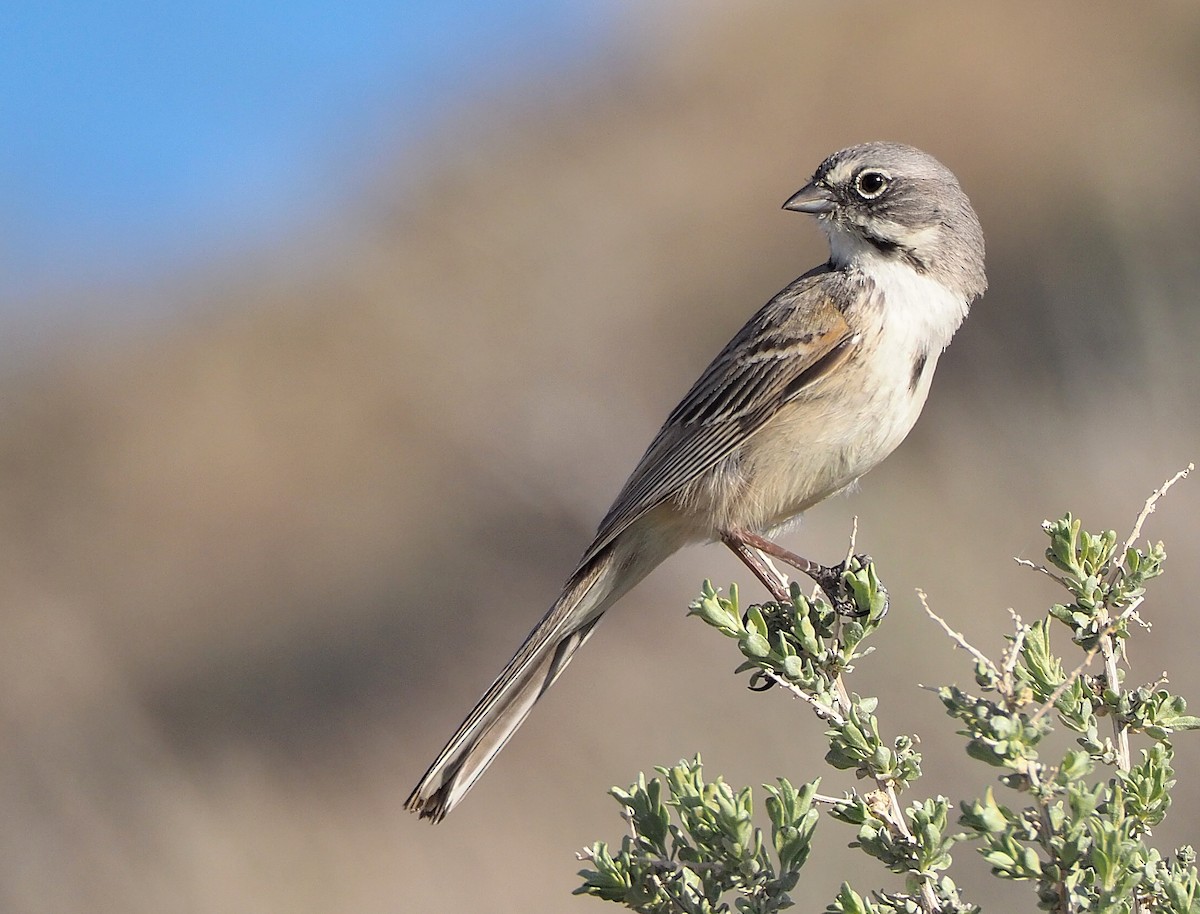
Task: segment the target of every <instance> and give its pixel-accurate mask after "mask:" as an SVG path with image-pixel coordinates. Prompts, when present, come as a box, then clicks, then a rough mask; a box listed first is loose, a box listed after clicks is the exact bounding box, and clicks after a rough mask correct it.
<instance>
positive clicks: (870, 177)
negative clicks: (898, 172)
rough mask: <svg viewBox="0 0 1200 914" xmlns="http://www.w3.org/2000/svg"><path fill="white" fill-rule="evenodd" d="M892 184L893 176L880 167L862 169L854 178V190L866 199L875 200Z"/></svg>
mask: <svg viewBox="0 0 1200 914" xmlns="http://www.w3.org/2000/svg"><path fill="white" fill-rule="evenodd" d="M891 184H892V176H891V175H889V174H888V173H887V172H886V171H881V170H879V169H878V168H867V169H864V170H863V171H860V172H859V173H858V175H857V176H856V177H855V179H854V190H855V193H857V194H858V195H859V196H860V197H862V198H863V199H864V200H874V199H875V198H876V197H878V196H880V195H881V194H882V193H883V192H884V191H885V190H887V189H888V188H889V187H890V186H891Z"/></svg>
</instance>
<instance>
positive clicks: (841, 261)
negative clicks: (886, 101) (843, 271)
mask: <svg viewBox="0 0 1200 914" xmlns="http://www.w3.org/2000/svg"><path fill="white" fill-rule="evenodd" d="M784 209H790V210H795V211H796V212H801V213H811V214H813V215H815V216H816V217H817V218H818V219H819V220H820V222H821V224H822V226H823V227H824V228H825V230H826V232H827V233H828V234H829V244H830V250H831V256H830V259H831V261H832V262H833V263H834V264H835V265H837V266H845V265H847V264H852V263H855V262H858V263H860V264H862V263H863V262H864V261H865V260H866V259H869V258H873V257H875V258H877V257H886V258H896V259H900V260H904V261H906V262H908V263H909V264H911V265H912V266H913V268H915V269H916V270H918V271H920V272H921V273H924V274H926V275H928V276H929V277H930V278H931V279H936V280H937V281H939V282H941V283H942V284H943V285H945V286H947V287H948V288H950V289H953V290H954V291H956V292H958V293H960V294H961V295H962V297H963V299H964V300H965V301H970V300H972V299H974V298H976V297H978V296H979V295H982V294H983V291H984V289H986V288H987V277H986V276H985V275H984V271H983V230H982V229H981V228H980V226H979V219H978V217H977V216H976V215H975V210H973V209H971V201H970V200H968V199H967V195H966V194H964V193H963V191H962V188H961V187H959V186H958V179H957V178H955V177H954V175H953V174H952V173H951V172H950V170H949V169H948V168H946V166H945V165H943V164H942V163H941V162H939V161H938V160H937V159H935V158H934V157H933V156H931V155H928V154H927V153H924V152H921V150H919V149H914V148H913V147H912V146H905V145H903V144H901V143H863V144H862V145H861V146H851V147H849V148H848V149H843V150H842V151H841V152H835V153H834V154H833V155H831V156H830V157H829V158H827V159H826V160H825V161H824V162H822V163H821V165H820V167H819V168H818V169H817V171H816V173H815V174H814V175H813V177H812V180H811V181H810V182H809V183H808V184H806V185H805V186H804V187H803V188H802V189H801V190H800V191H798V192H797V193H796V194H795V195H794V196H792V197H791V198H790V199H789V200H788V201H787V203H785V204H784Z"/></svg>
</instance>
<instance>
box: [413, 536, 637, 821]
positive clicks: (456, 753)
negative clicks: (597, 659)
mask: <svg viewBox="0 0 1200 914" xmlns="http://www.w3.org/2000/svg"><path fill="white" fill-rule="evenodd" d="M656 558H658V557H656ZM659 560H661V558H659ZM657 564H658V561H651V562H639V561H637V560H636V559H635V560H634V561H632V562H629V561H621V560H620V559H616V558H614V556H613V550H612V549H611V548H610V549H607V550H605V551H603V552H601V553H600V555H598V556H596V557H595V558H594V559H592V560H591V561H590V562H588V563H587V564H585V565H584V566H583V567H582V568H580V569H579V570H578V571H577V572H575V574H574V575H572V577H571V579H570V580H569V581H567V583H566V585H565V586H564V587H563V592H562V595H561V596H560V597H559V598H558V600H557V601H556V602H555V604H554V605H553V606H552V607H550V610H549V611H548V612H547V613H546V615H545V616H543V617H542V620H541V621H540V622H539V623H538V624H537V626H536V627H535V628H534V629H533V631H532V632H530V633H529V636H528V637H527V638H526V639H525V643H524V644H522V645H521V647H520V649H519V650H518V651H517V653H516V654H515V655H514V656H513V658H512V660H510V661H509V662H508V665H507V666H506V667H505V668H504V671H503V672H502V673H501V674H500V675H499V676H497V677H496V681H495V682H493V683H492V684H491V686H489V687H488V690H487V691H486V692H485V693H484V695H483V697H482V698H481V699H479V703H478V704H476V705H475V709H474V710H473V711H471V713H470V714H469V715H468V716H467V719H466V720H465V721H463V722H462V725H461V726H460V727H459V728H458V731H457V732H456V733H455V734H454V736H452V737H451V738H450V741H449V742H448V743H446V747H445V748H444V749H442V751H441V753H439V755H438V757H437V759H436V760H435V761H434V763H433V764H432V765H430V766H429V770H428V771H426V772H425V775H424V777H422V778H421V781H420V783H418V784H417V786H416V788H415V789H414V790H413V792H412V793H411V794H410V795H409V797H408V799H407V800H406V801H405V803H404V805H405V808H407V809H409V810H412V811H413V812H415V813H417V814H418V815H420V816H421V818H423V819H432V820H433V821H434V822H440V821H441V820H442V819H443V818H445V816H446V813H448V812H450V810H452V809H453V808H454V807H455V806H457V805H458V803H459V801H460V800H462V798H463V797H464V796H465V795H466V793H467V791H468V790H470V789H471V786H472V785H473V784H474V783H475V781H477V780H478V779H479V776H480V775H481V774H483V772H484V770H485V769H486V768H487V766H488V765H490V764H491V762H492V759H494V758H495V757H496V754H497V753H498V752H499V751H500V750H501V749H503V748H504V745H505V743H507V742H508V740H509V738H510V737H511V736H512V735H513V733H515V732H516V730H517V728H518V727H519V726H521V724H522V722H523V721H524V720H525V717H526V715H527V714H529V711H530V709H531V708H532V707H533V705H534V703H535V702H536V701H537V700H538V699H539V698H541V697H542V695H543V693H544V692H545V691H546V690H547V689H548V688H550V686H552V685H553V684H554V681H555V680H556V679H557V678H558V676H559V674H560V673H561V672H562V671H563V669H564V668H565V667H566V665H567V664H568V663H570V662H571V658H572V657H573V656H574V654H575V652H576V651H577V650H579V648H580V647H582V646H583V643H584V642H585V641H586V640H587V639H588V636H589V635H591V633H592V629H594V628H595V627H596V624H597V623H598V622H599V621H600V616H601V614H602V613H603V612H604V611H605V610H606V609H608V607H609V606H611V605H612V604H613V603H614V602H616V600H617V599H618V598H620V597H621V596H622V595H623V594H624V593H625V592H626V591H628V590H629V588H631V587H632V586H633V585H634V584H636V583H637V582H638V581H640V580H641V579H642V578H643V577H644V576H645V575H646V574H647V573H648V572H649V571H650V570H651V569H652V568H653V567H654V566H655V565H657ZM641 566H646V567H641Z"/></svg>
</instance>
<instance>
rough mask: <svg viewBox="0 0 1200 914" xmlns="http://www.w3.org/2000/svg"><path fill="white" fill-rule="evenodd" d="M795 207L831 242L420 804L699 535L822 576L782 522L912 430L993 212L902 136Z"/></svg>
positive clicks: (623, 493) (671, 439) (980, 271)
mask: <svg viewBox="0 0 1200 914" xmlns="http://www.w3.org/2000/svg"><path fill="white" fill-rule="evenodd" d="M783 208H784V209H786V210H790V211H794V212H799V213H806V214H808V215H811V216H814V217H815V218H816V220H817V222H818V224H819V226H820V227H821V228H822V229H823V230H824V232H825V234H826V235H827V236H828V241H829V259H828V260H827V261H826V262H825V263H823V264H821V265H820V266H817V267H815V268H813V269H811V270H809V271H808V272H807V273H805V274H804V275H803V276H801V277H800V278H798V279H796V280H794V281H793V282H792V283H790V284H789V285H788V286H786V287H785V288H784V289H783V290H782V291H781V292H779V293H778V294H777V295H776V296H775V297H774V298H772V299H771V300H770V301H769V302H767V304H766V305H764V306H763V307H762V308H761V309H760V310H759V311H758V312H757V313H756V314H755V315H754V316H753V317H751V318H750V320H749V321H748V322H747V323H746V325H745V326H744V327H742V329H741V330H740V331H738V333H737V334H736V335H735V336H734V337H733V339H732V340H730V342H729V343H728V344H727V345H726V346H725V348H724V349H722V350H721V351H720V353H718V355H717V356H716V358H715V359H713V361H712V362H711V363H710V364H709V366H708V367H707V368H706V369H705V370H704V372H703V373H702V374H701V375H700V377H699V379H698V380H697V381H696V383H695V384H694V385H693V386H692V388H691V390H689V391H688V393H687V394H686V395H685V396H684V398H683V399H682V400H681V401H680V402H679V404H678V405H677V406H676V407H675V408H674V410H672V411H671V413H670V414H669V415H668V416H667V419H666V421H665V422H664V423H663V426H662V428H661V429H660V430H659V432H658V434H657V435H656V436H655V437H654V439H653V440H652V441H651V443H650V446H649V447H648V448H647V450H646V452H645V454H644V455H643V456H642V458H641V460H640V461H639V462H638V464H637V466H636V467H635V468H634V470H633V472H632V474H630V476H629V479H628V481H627V482H626V483H625V485H624V487H623V488H622V489H621V490H620V493H619V494H618V495H617V497H616V499H615V500H614V502H613V504H612V507H611V508H610V509H609V511H608V513H607V514H606V515H605V516H604V519H603V520H602V521H601V522H600V525H599V528H598V529H597V532H596V536H595V539H593V540H592V542H591V544H590V545H589V546H588V547H587V549H586V550H585V551H584V553H583V556H582V557H581V558H580V560H579V564H578V566H577V567H576V569H575V571H574V572H573V573H572V574H571V575H570V577H569V578H567V580H566V583H565V584H564V585H563V588H562V591H561V593H560V595H559V596H558V599H557V600H555V601H554V603H553V605H552V606H551V607H550V609H549V610H548V611H547V612H546V614H545V615H544V616H543V617H542V619H541V620H540V621H539V622H538V623H537V625H536V626H535V627H534V628H533V630H532V631H531V632H530V633H529V635H528V636H527V637H526V639H525V641H524V642H523V643H522V644H521V646H520V647H519V648H518V650H517V652H516V654H515V655H514V656H513V657H512V659H511V660H510V661H509V662H508V664H507V665H506V666H505V667H504V669H503V670H502V671H501V673H500V675H499V676H497V677H496V679H495V681H494V682H493V683H492V684H491V686H489V687H488V689H487V691H486V692H485V693H484V694H483V696H482V697H481V698H480V699H479V701H478V703H477V704H476V705H475V707H474V709H473V710H472V711H471V713H470V714H469V715H468V716H467V718H466V720H464V721H463V723H462V724H461V725H460V726H459V728H458V729H457V731H455V733H454V735H453V736H452V737H451V738H450V740H449V742H447V743H446V746H445V748H443V749H442V751H441V753H439V755H438V756H437V758H436V759H435V760H434V762H433V764H432V765H430V767H429V769H428V771H427V772H426V773H425V775H424V776H423V777H422V778H421V779H420V781H419V783H418V784H417V786H416V787H415V788H414V789H413V791H412V793H411V795H410V796H409V797H408V799H407V800H406V802H405V807H406V808H407V809H409V810H410V811H412V812H415V813H417V814H418V815H419V816H420V817H421V818H427V819H430V820H432V821H434V822H438V821H441V820H442V819H443V818H444V817H445V816H446V814H447V813H449V812H450V811H451V810H452V809H454V807H455V806H457V805H458V803H459V802H460V801H461V800H462V799H463V797H464V795H465V794H466V793H467V791H469V790H470V789H471V787H472V786H473V785H474V784H475V782H476V781H477V780H478V778H479V777H480V775H482V774H483V772H484V770H485V769H486V768H487V767H488V765H490V764H491V762H492V761H493V759H494V758H495V757H496V755H497V753H499V752H500V750H501V749H503V748H504V746H505V744H506V743H507V742H508V740H509V739H510V738H511V737H512V735H513V734H514V733H515V732H516V730H517V728H518V727H520V725H521V724H522V723H523V722H524V720H525V718H526V716H527V715H528V714H529V712H530V710H531V709H532V707H533V705H534V704H535V703H536V702H537V701H538V699H539V698H541V697H542V695H544V694H545V692H546V690H547V689H549V688H550V686H551V685H553V684H554V682H555V680H556V679H558V677H559V675H560V674H561V673H562V671H563V669H564V668H565V667H566V666H567V664H568V663H569V662H570V661H571V658H572V657H573V656H574V654H575V652H576V651H577V650H579V648H580V647H582V646H583V644H584V642H586V641H587V640H588V638H589V637H590V636H591V635H592V633H593V632H594V631H595V628H596V625H597V623H599V621H600V619H601V617H602V616H603V614H604V613H605V612H606V611H607V610H608V609H609V608H610V607H611V606H612V605H613V604H614V603H616V602H617V601H618V600H619V599H620V598H621V597H623V596H624V595H625V594H626V593H627V592H628V591H629V590H630V589H631V588H632V587H633V586H634V585H636V584H637V583H638V582H639V581H641V580H642V578H644V577H645V576H646V575H647V574H649V572H650V571H651V570H652V569H654V568H655V567H656V566H657V565H659V564H660V563H661V562H662V561H663V560H664V559H666V558H667V557H668V556H670V555H671V554H672V553H674V552H676V551H677V550H678V549H680V548H682V547H683V546H685V545H689V544H694V543H706V542H723V543H724V544H725V545H726V546H728V547H729V548H730V549H731V550H733V551H734V553H735V554H737V555H738V557H739V558H740V559H742V561H744V562H745V563H746V564H747V566H748V567H749V568H750V569H751V571H753V572H754V574H755V575H756V576H757V577H759V579H760V580H762V581H763V583H764V584H767V585H768V587H769V588H771V590H772V592H773V594H774V595H775V596H776V598H777V599H778V598H786V591H784V592H780V586H781V585H780V583H779V580H780V576H779V575H778V574H777V573H776V574H771V573H770V572H771V571H773V569H772V568H770V567H768V566H769V560H768V559H764V558H763V556H764V555H767V556H774V557H777V558H780V559H781V560H783V561H785V562H788V563H789V564H792V565H793V566H794V567H796V568H799V569H800V570H801V571H804V572H806V573H808V574H810V575H811V576H813V577H814V578H816V579H817V580H818V583H821V584H822V586H823V587H824V583H825V582H824V581H823V580H822V576H823V575H824V577H825V579H826V580H827V578H828V575H829V574H830V573H831V572H833V571H834V569H830V568H827V567H825V566H822V565H819V564H817V563H814V562H809V561H808V560H807V559H803V558H801V557H800V556H797V555H796V554H794V553H792V552H790V551H788V550H786V549H784V548H782V547H780V546H779V545H778V544H777V543H775V542H774V541H773V540H772V539H771V537H772V536H773V535H776V534H777V532H778V531H780V530H782V529H785V528H786V527H787V525H788V524H789V523H790V522H792V521H794V519H795V518H797V517H798V516H799V515H801V514H802V513H803V512H804V511H806V510H807V509H808V508H810V507H812V506H813V505H815V504H817V503H818V502H821V501H823V500H824V499H826V498H828V497H830V496H831V495H834V494H835V493H839V492H842V491H844V490H846V489H848V488H850V487H852V486H854V485H855V483H856V482H857V481H858V479H859V478H860V477H861V476H863V474H865V473H866V472H868V471H869V470H871V469H872V468H873V467H875V466H876V465H877V464H878V463H879V462H880V461H882V460H883V459H884V458H885V457H887V456H888V455H889V454H890V453H891V452H892V451H893V450H894V449H895V448H896V447H897V446H898V445H899V444H900V442H901V441H903V440H904V438H905V437H906V436H907V435H908V433H909V431H910V430H911V429H912V427H913V424H914V423H915V422H916V420H917V417H918V416H919V415H920V413H921V410H922V407H923V406H924V404H925V400H926V396H927V395H928V393H929V387H930V383H931V381H932V379H933V374H934V369H935V368H936V367H937V362H938V358H939V357H940V356H941V354H942V353H943V351H944V350H945V348H946V347H947V346H948V345H949V343H950V340H951V338H952V337H953V336H954V333H955V332H956V331H957V330H958V328H959V326H960V325H961V324H962V322H963V320H964V319H965V318H966V316H967V312H968V309H969V307H970V305H971V304H972V303H973V302H974V301H975V300H976V299H977V298H978V297H979V296H981V295H982V294H983V293H984V291H985V290H986V288H987V278H986V274H985V270H984V240H983V230H982V227H981V226H980V223H979V219H978V217H977V216H976V214H975V211H974V209H973V208H972V207H971V203H970V201H969V200H968V198H967V195H966V193H965V192H964V191H963V190H962V188H961V187H960V185H959V182H958V180H957V179H956V178H955V176H954V175H953V173H951V172H950V170H949V169H947V168H946V167H945V166H944V165H942V164H941V162H939V161H938V160H937V159H935V158H934V157H933V156H931V155H929V154H928V153H925V152H922V151H921V150H919V149H916V148H914V147H912V146H908V145H905V144H901V143H893V142H870V143H863V144H860V145H855V146H850V147H848V148H845V149H842V150H840V151H838V152H835V153H833V154H832V155H830V156H829V157H828V158H826V159H825V160H824V161H823V162H822V163H821V164H820V165H819V166H818V167H817V169H816V171H815V172H814V173H813V176H812V178H811V180H810V181H809V182H808V183H807V184H805V185H804V187H802V188H801V189H800V190H799V191H797V192H796V193H795V194H793V195H792V196H791V197H789V198H788V200H787V201H786V202H785V203H784V204H783Z"/></svg>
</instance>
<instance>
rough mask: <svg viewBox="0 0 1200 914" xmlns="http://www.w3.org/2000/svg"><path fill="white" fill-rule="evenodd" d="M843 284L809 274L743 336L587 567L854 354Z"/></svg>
mask: <svg viewBox="0 0 1200 914" xmlns="http://www.w3.org/2000/svg"><path fill="white" fill-rule="evenodd" d="M840 282H841V277H840V274H837V273H831V272H829V271H828V269H827V268H825V267H819V268H818V269H816V270H813V271H811V272H809V273H806V274H805V275H804V276H802V277H800V278H799V279H797V280H796V281H795V282H793V283H792V284H791V285H789V286H788V287H787V288H786V289H784V290H783V291H782V292H780V293H779V294H778V295H776V296H775V297H774V298H773V299H771V301H769V302H768V303H767V304H766V305H765V306H764V307H763V308H762V309H761V310H760V311H759V312H758V313H757V314H755V315H754V317H752V318H750V320H749V321H748V322H747V323H746V326H744V327H743V328H742V329H741V330H740V331H738V334H737V335H736V336H735V337H734V338H733V339H732V340H730V342H729V344H728V345H727V346H726V347H725V348H724V349H723V350H722V351H721V353H720V354H719V355H718V356H717V357H716V358H715V359H713V361H712V364H710V365H709V366H708V368H707V369H705V371H704V374H702V375H701V376H700V379H699V380H698V381H697V382H696V383H695V385H694V386H693V387H692V389H691V390H690V391H689V392H688V394H687V396H685V397H684V398H683V400H682V401H681V402H680V403H679V405H678V406H676V407H675V409H674V410H672V412H671V414H670V415H669V416H668V417H667V421H666V422H665V423H664V424H663V427H662V428H661V429H660V430H659V432H658V435H656V436H655V438H654V440H653V441H652V442H651V443H650V447H649V448H648V449H647V450H646V453H645V454H644V455H643V456H642V459H641V461H640V462H639V463H638V465H637V467H636V468H635V469H634V471H633V473H632V474H631V475H630V477H629V479H628V481H627V482H626V483H625V487H624V488H623V489H622V490H621V494H620V495H618V496H617V499H616V501H615V502H613V506H612V508H610V509H609V512H608V515H607V516H606V517H605V518H604V520H603V521H601V523H600V528H599V530H598V531H597V533H596V539H595V541H594V542H593V543H592V545H591V547H590V548H589V549H588V551H587V553H586V554H585V555H584V557H583V562H582V563H586V562H587V561H589V560H590V559H591V558H593V557H594V556H595V555H596V554H597V553H598V552H599V551H600V550H601V549H603V548H604V547H605V546H606V545H608V544H609V543H610V542H612V540H613V539H615V538H616V537H617V536H618V535H619V534H620V533H621V532H622V531H623V530H624V529H625V528H626V527H628V526H629V525H630V524H631V523H633V522H634V521H635V520H637V519H638V518H639V517H641V516H642V515H643V514H645V513H646V512H647V511H649V510H650V509H651V508H653V507H655V506H656V505H658V504H660V503H661V502H662V501H664V500H665V499H666V498H668V497H670V496H671V495H672V494H673V493H675V492H677V491H679V489H680V488H682V487H683V486H685V485H687V484H688V483H689V482H691V481H692V480H694V479H696V478H697V477H699V476H700V475H701V474H702V473H704V472H705V471H707V470H708V469H710V468H711V467H713V466H715V465H716V464H717V463H718V462H720V461H721V460H723V459H724V458H725V457H727V456H728V455H729V454H730V453H731V452H732V451H733V450H734V449H735V448H737V447H738V446H740V445H741V444H743V443H744V442H745V441H746V439H747V438H749V437H750V436H751V435H753V434H754V433H755V432H757V431H758V430H759V429H760V428H761V427H762V426H763V425H764V424H765V423H766V422H767V420H768V419H770V417H771V416H772V415H774V413H775V411H776V410H777V409H778V408H779V407H780V406H781V405H782V404H783V403H786V402H788V401H789V400H792V399H794V398H796V397H798V396H802V395H803V394H804V392H805V391H806V390H807V389H808V388H809V387H810V386H811V385H812V384H813V383H814V382H815V381H816V380H817V379H818V378H820V377H821V376H823V375H824V374H825V373H826V372H828V371H829V370H830V369H831V368H833V367H835V366H836V365H837V364H839V363H840V362H841V361H842V360H843V359H844V358H846V356H848V355H849V353H850V346H851V330H850V327H849V325H848V324H847V323H846V319H845V318H844V317H843V315H842V313H841V311H840V310H838V308H837V307H836V305H835V304H834V301H833V295H832V293H833V292H834V291H835V286H836V285H838V284H840ZM582 563H581V564H582Z"/></svg>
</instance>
